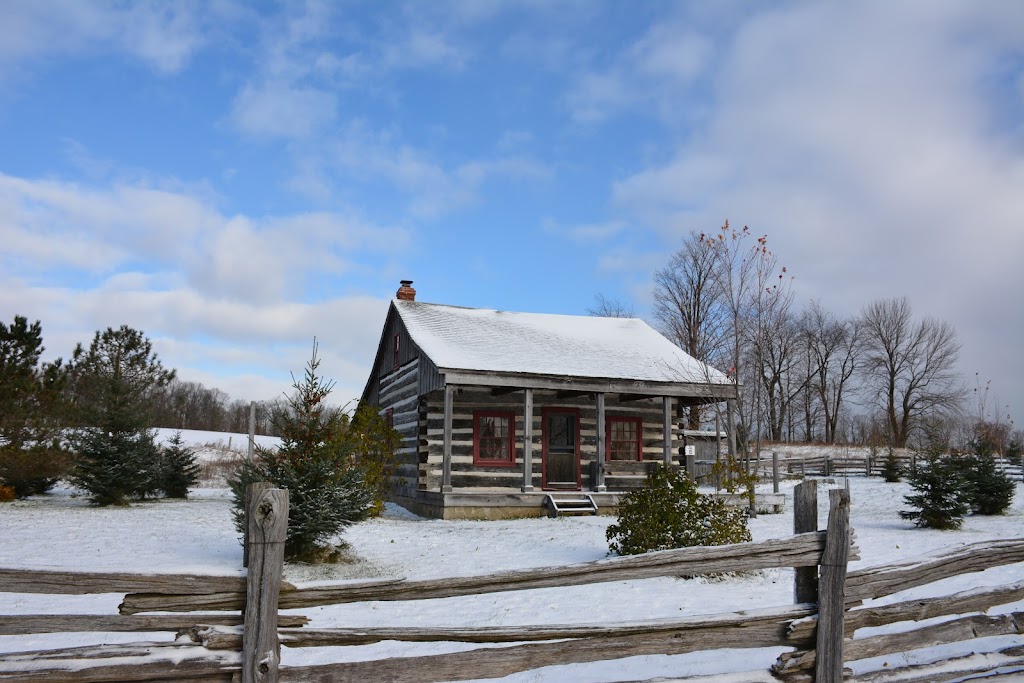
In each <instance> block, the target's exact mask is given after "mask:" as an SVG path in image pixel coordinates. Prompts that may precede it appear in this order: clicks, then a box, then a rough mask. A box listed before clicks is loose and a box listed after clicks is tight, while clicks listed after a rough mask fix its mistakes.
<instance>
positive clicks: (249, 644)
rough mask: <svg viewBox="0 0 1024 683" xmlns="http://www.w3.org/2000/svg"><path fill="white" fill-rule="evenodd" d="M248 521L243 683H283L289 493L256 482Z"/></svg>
mask: <svg viewBox="0 0 1024 683" xmlns="http://www.w3.org/2000/svg"><path fill="white" fill-rule="evenodd" d="M247 495H248V497H249V498H251V499H252V500H253V501H254V502H253V506H252V508H251V514H250V516H249V519H248V524H249V526H248V530H249V534H248V540H249V559H250V560H251V562H250V566H249V576H248V580H247V582H246V599H245V623H244V632H243V636H242V683H277V678H278V676H277V674H278V664H279V663H280V662H281V645H280V643H279V642H278V640H277V602H278V596H279V595H280V593H281V573H282V572H283V571H284V542H285V538H286V537H287V535H288V491H287V490H286V489H263V488H261V487H260V486H259V484H251V485H250V486H249V489H248V491H247Z"/></svg>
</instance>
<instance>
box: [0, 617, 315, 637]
mask: <svg viewBox="0 0 1024 683" xmlns="http://www.w3.org/2000/svg"><path fill="white" fill-rule="evenodd" d="M241 623H242V615H240V614H223V613H221V614H186V615H177V614H152V615H125V614H17V615H0V636H15V635H25V634H29V633H70V632H85V631H94V632H99V633H122V632H123V633H128V632H132V631H134V632H139V633H142V632H153V631H182V630H184V629H189V628H192V627H193V626H196V625H197V624H206V625H210V626H236V625H241ZM308 623H309V618H308V617H302V616H297V615H288V614H281V615H278V617H277V625H278V627H280V628H285V627H301V626H304V625H305V624H308Z"/></svg>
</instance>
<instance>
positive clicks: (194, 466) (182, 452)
mask: <svg viewBox="0 0 1024 683" xmlns="http://www.w3.org/2000/svg"><path fill="white" fill-rule="evenodd" d="M197 481H199V463H197V462H196V453H195V451H193V450H192V449H191V448H189V447H188V446H186V445H184V444H183V443H182V441H181V432H175V433H174V436H172V437H171V438H170V439H168V441H167V445H165V446H164V448H163V453H161V457H160V490H161V491H163V492H164V495H166V496H167V497H168V498H188V490H189V488H190V487H192V486H195V483H196V482H197Z"/></svg>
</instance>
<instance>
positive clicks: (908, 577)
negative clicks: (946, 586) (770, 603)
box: [846, 539, 1024, 601]
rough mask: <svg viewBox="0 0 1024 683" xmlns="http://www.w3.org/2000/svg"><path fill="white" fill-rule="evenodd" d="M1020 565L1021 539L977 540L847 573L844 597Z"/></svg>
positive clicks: (871, 595) (875, 594)
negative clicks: (905, 560)
mask: <svg viewBox="0 0 1024 683" xmlns="http://www.w3.org/2000/svg"><path fill="white" fill-rule="evenodd" d="M1017 562H1024V539H1008V540H1001V541H999V540H996V541H979V542H977V543H970V544H967V545H964V546H961V547H959V548H953V549H950V550H947V551H945V552H943V553H942V554H939V555H935V556H933V557H931V558H922V559H919V560H915V561H910V562H904V563H900V564H895V565H886V566H882V567H869V568H867V569H860V570H857V571H853V572H850V574H849V576H847V581H846V598H847V600H850V601H855V600H867V599H870V598H879V597H882V596H885V595H891V594H893V593H898V592H900V591H903V590H907V589H909V588H914V587H916V586H922V585H924V584H927V583H932V582H933V581H938V580H940V579H945V578H949V577H950V576H956V575H959V574H967V573H970V572H980V571H984V570H986V569H988V568H989V567H996V566H1001V565H1006V564H1014V563H1017Z"/></svg>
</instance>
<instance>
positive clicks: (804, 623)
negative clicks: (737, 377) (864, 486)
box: [0, 482, 1024, 683]
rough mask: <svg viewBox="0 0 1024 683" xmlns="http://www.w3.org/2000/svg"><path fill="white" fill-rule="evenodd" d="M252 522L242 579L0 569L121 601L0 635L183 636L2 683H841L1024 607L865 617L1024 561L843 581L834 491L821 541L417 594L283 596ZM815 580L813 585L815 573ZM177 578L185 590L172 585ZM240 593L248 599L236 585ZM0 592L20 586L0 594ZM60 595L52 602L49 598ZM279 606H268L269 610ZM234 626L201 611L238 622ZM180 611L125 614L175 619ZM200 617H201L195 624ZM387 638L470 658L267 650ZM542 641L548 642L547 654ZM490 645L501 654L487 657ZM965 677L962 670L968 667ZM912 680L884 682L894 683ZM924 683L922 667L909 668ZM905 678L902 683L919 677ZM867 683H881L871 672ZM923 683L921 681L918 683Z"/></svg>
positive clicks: (366, 586)
mask: <svg viewBox="0 0 1024 683" xmlns="http://www.w3.org/2000/svg"><path fill="white" fill-rule="evenodd" d="M815 486H816V484H815V483H814V482H806V483H805V484H801V485H800V486H799V487H797V489H796V492H795V495H796V496H797V498H798V500H796V501H794V509H795V510H796V511H797V515H796V519H795V526H794V529H795V530H802V529H807V528H809V529H816V528H817V518H816V515H817V506H816V504H814V501H815V497H816V488H815ZM255 496H256V499H254V500H253V502H252V505H250V506H247V509H249V510H250V517H249V521H250V532H249V534H248V537H247V545H248V547H249V552H248V554H247V557H248V560H249V570H248V572H247V576H246V577H245V578H241V577H193V576H189V577H182V576H177V575H175V577H174V578H171V576H170V575H145V576H143V575H129V574H99V573H82V574H70V573H62V572H31V571H27V570H6V569H0V581H2V582H3V583H0V585H3V586H4V589H5V590H16V591H18V592H59V593H63V594H67V593H92V592H114V593H125V600H124V602H123V603H122V608H121V611H122V612H125V613H124V614H120V615H98V616H97V615H63V616H60V615H27V616H0V635H10V634H19V633H42V632H58V631H86V630H89V631H113V630H118V631H138V632H140V633H141V632H146V631H150V632H151V631H158V630H175V631H179V632H180V633H181V634H187V635H188V636H189V639H181V638H179V639H178V640H177V641H175V642H170V643H168V642H164V643H133V644H126V645H106V646H94V647H87V648H70V649H64V650H52V651H44V652H28V653H14V654H7V655H0V680H3V681H6V680H19V681H36V680H38V681H42V680H46V681H47V682H48V683H64V682H68V683H70V682H71V681H100V680H125V681H172V680H184V679H189V680H208V681H219V680H224V681H227V680H239V679H240V680H242V681H244V682H245V683H248V682H249V681H256V680H259V681H262V682H268V683H273V681H277V680H279V681H285V682H287V681H310V682H313V683H316V682H317V681H360V682H363V681H365V682H367V683H370V682H372V681H395V682H397V683H402V682H409V683H412V682H413V681H415V682H417V683H418V682H420V681H428V680H431V681H453V680H464V679H467V678H497V677H502V676H506V675H509V674H511V673H515V672H519V671H525V670H529V669H535V668H539V667H543V666H549V665H566V664H576V663H584V662H592V661H598V660H608V659H616V658H621V657H630V656H637V655H653V654H683V653H687V652H694V651H700V650H710V649H719V648H725V647H738V648H748V647H791V648H796V649H795V651H793V652H788V653H785V654H783V655H782V656H780V658H779V660H778V662H777V663H776V665H775V667H773V673H775V675H776V676H778V677H780V678H783V679H787V680H812V679H813V680H818V681H839V680H842V677H843V675H844V669H843V666H844V662H849V661H854V660H857V659H862V658H865V657H873V656H878V655H880V654H889V653H893V652H902V651H905V650H909V649H915V648H920V647H925V646H928V645H934V644H939V643H947V642H955V641H957V640H964V639H968V638H970V637H972V636H973V635H974V634H982V635H999V634H1014V633H1020V632H1021V630H1022V626H1024V613H1022V612H1011V613H1009V614H1001V615H996V616H986V615H985V614H977V613H983V612H985V611H986V610H988V609H990V608H992V607H993V606H996V605H1005V604H1011V603H1014V602H1018V601H1021V600H1024V583H1018V584H1013V585H1009V586H1001V587H995V588H986V589H977V590H972V591H967V592H964V593H958V594H956V595H951V596H946V597H941V598H929V599H925V600H910V601H904V602H897V603H894V604H890V605H885V606H880V607H873V606H872V607H862V606H861V601H863V600H866V599H870V598H876V597H882V596H886V595H891V594H894V593H898V592H900V591H903V590H906V589H908V588H913V587H916V586H920V585H923V584H926V583H930V582H932V581H937V580H940V579H943V578H947V577H950V576H955V575H958V574H963V573H968V572H975V571H980V570H982V569H987V568H989V567H991V566H997V565H1003V564H1010V563H1016V562H1024V540H1007V541H994V542H985V543H976V544H972V545H968V546H965V547H962V548H958V549H955V550H951V551H946V552H944V553H940V554H937V555H933V556H931V557H926V558H922V559H920V560H917V561H914V562H904V563H900V564H896V565H891V566H885V567H873V568H869V569H863V570H858V571H852V572H847V564H848V561H849V560H850V559H852V558H854V557H856V552H857V551H856V548H855V547H854V546H853V545H852V534H851V533H850V530H849V525H848V521H849V498H848V492H846V491H844V490H833V491H830V503H831V509H830V514H829V523H828V530H827V531H824V532H822V531H810V532H806V533H799V534H795V535H794V536H792V537H790V538H787V539H778V540H772V541H764V542H759V543H744V544H737V545H734V546H716V547H710V548H684V549H680V550H670V551H661V552H657V553H649V554H647V555H641V556H633V557H623V558H610V559H606V560H600V561H597V562H590V563H585V564H582V565H573V566H568V567H549V568H542V569H533V570H526V571H512V572H500V573H495V574H489V575H484V576H473V577H459V578H453V579H441V580H430V581H402V580H389V581H365V582H358V583H350V584H345V585H342V586H330V587H316V588H296V587H294V586H291V585H290V584H286V583H283V582H280V570H281V568H282V566H283V562H282V560H281V556H280V551H281V550H282V544H283V540H284V526H283V525H282V519H285V518H286V515H287V496H286V492H282V491H279V490H275V489H267V488H262V489H259V490H258V492H257V493H256V494H255ZM769 567H793V568H795V569H796V570H797V571H796V579H795V580H796V583H795V587H794V588H795V591H794V594H795V596H797V598H798V599H800V600H802V602H800V603H798V604H796V605H786V606H780V607H775V608H769V609H763V610H754V611H747V612H739V613H727V614H720V615H715V616H710V617H705V616H702V617H699V618H686V619H673V620H658V621H642V622H634V623H622V624H617V625H596V624H582V625H538V626H521V627H490V628H331V629H320V628H308V627H306V626H305V624H307V623H308V621H307V620H306V618H305V617H300V616H291V615H289V616H284V615H279V614H278V609H279V608H286V607H287V608H291V607H312V606H318V605H328V604H339V603H351V602H363V601H377V600H420V599H433V598H445V597H454V596H463V595H478V594H483V593H493V592H501V591H517V590H531V589H536V588H550V587H560V586H575V585H589V584H592V583H595V582H601V581H619V580H624V579H630V580H636V579H642V578H654V577H661V576H679V575H700V574H709V573H713V574H717V573H722V572H726V571H748V570H757V569H763V568H769ZM819 573H820V578H818V575H819ZM175 579H182V580H181V581H180V585H179V584H176V583H175ZM243 581H244V582H245V586H246V588H245V590H240V583H241V582H243ZM8 586H11V587H14V586H16V588H8ZM54 586H57V587H58V588H59V589H60V590H59V591H55V590H50V589H52V588H53V587H54ZM275 603H276V604H275ZM242 607H244V616H239V615H232V614H216V613H210V612H209V611H205V610H235V609H240V608H242ZM182 610H187V611H184V612H181V613H179V614H147V615H143V614H136V613H135V612H156V611H159V612H175V611H182ZM197 610H204V611H197ZM944 615H958V618H956V619H953V620H951V621H948V622H944V623H942V624H939V625H930V626H925V627H923V628H918V629H916V630H911V631H907V632H904V633H899V634H893V635H880V636H878V635H876V636H870V637H867V638H863V637H860V638H858V637H857V631H858V630H859V629H862V628H867V627H877V626H884V625H887V624H892V623H895V622H897V621H910V620H916V621H920V620H923V619H931V618H934V617H937V616H944ZM383 640H395V641H404V642H463V643H474V644H478V645H480V646H481V647H478V648H476V649H473V650H468V651H464V652H458V653H454V654H444V655H424V656H416V657H399V658H391V659H382V660H374V661H369V662H344V663H335V664H322V665H316V666H301V667H288V666H279V663H280V646H281V645H282V644H283V645H285V646H289V647H321V646H348V645H365V644H369V643H376V642H380V641H383ZM552 641H556V642H552ZM491 644H501V645H502V647H488V645H491ZM993 658H1000V659H999V661H1001V662H1011V665H1013V664H1012V662H1014V661H1016V660H1022V661H1021V662H1020V663H1021V665H1022V666H1024V652H1019V653H1014V652H1013V651H1006V652H1003V653H1002V654H998V653H997V654H993V655H991V657H989V658H988V659H984V658H982V659H979V658H975V659H974V660H971V661H967V660H965V659H962V658H961V659H958V660H956V662H953V663H949V666H955V668H956V669H957V670H958V671H960V670H962V671H967V670H971V671H978V670H985V669H984V667H989V668H992V667H993V661H994V659H993ZM970 667H974V669H971V668H970ZM908 670H909V669H897V670H895V671H893V672H891V675H893V676H897V675H901V676H907V675H908V673H907V672H908ZM921 671H924V670H921ZM921 671H917V670H914V673H915V675H917V674H920V675H921V676H924V677H926V676H928V675H930V674H927V673H921ZM871 680H872V681H879V682H881V681H884V680H886V674H884V673H873V674H871ZM920 680H928V679H927V678H920Z"/></svg>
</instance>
